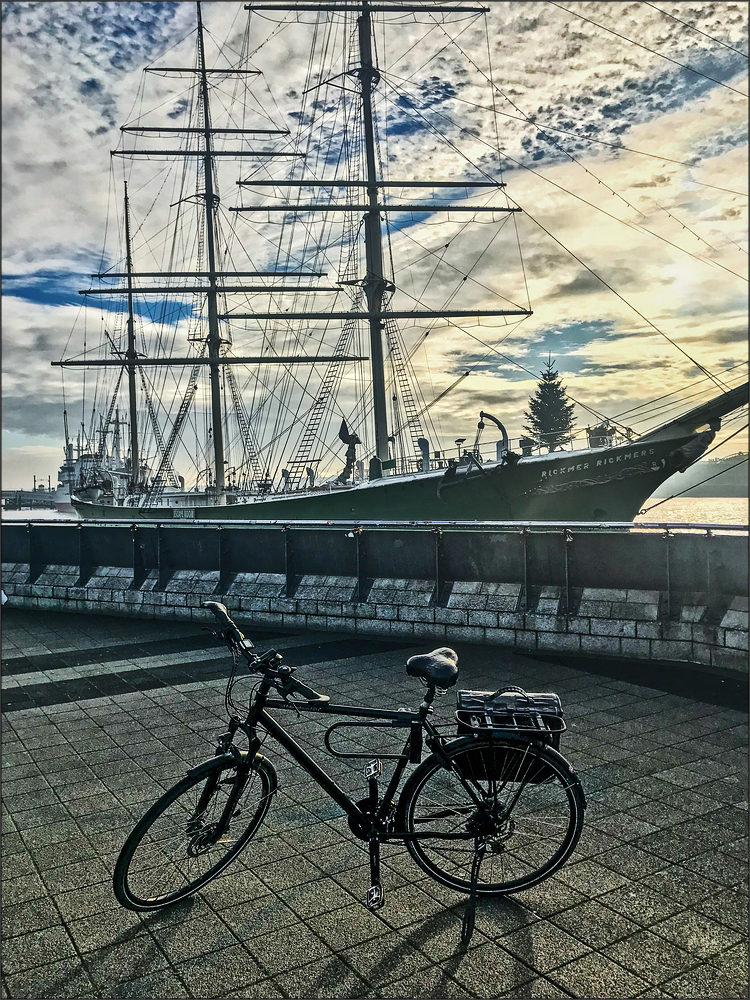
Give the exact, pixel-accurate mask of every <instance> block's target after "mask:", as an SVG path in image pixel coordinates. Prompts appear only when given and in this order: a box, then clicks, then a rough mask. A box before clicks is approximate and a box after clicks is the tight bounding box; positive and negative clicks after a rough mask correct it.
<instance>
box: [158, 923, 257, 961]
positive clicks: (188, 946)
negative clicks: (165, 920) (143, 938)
mask: <svg viewBox="0 0 750 1000" xmlns="http://www.w3.org/2000/svg"><path fill="white" fill-rule="evenodd" d="M149 931H150V932H151V934H152V935H153V937H154V940H155V941H156V942H157V944H158V945H159V948H160V949H161V950H162V951H163V952H164V954H165V955H166V956H167V958H168V959H169V961H170V962H171V963H172V964H176V963H178V962H182V961H185V960H186V959H188V958H195V957H196V956H198V955H205V954H206V953H213V952H214V951H219V950H220V949H222V948H228V947H230V945H233V944H236V943H237V937H236V935H235V934H233V933H232V931H231V930H230V929H229V927H227V925H226V924H225V923H224V921H223V920H221V919H219V917H217V916H215V915H213V914H206V913H204V914H201V916H200V917H198V918H196V919H195V920H184V921H183V922H182V923H179V924H177V923H175V924H171V925H170V924H167V925H161V926H160V927H158V928H157V927H155V926H151V925H150V926H149Z"/></svg>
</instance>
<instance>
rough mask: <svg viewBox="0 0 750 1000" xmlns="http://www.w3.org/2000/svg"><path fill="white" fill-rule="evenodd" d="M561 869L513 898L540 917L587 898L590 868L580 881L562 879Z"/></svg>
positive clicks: (598, 885) (557, 911)
mask: <svg viewBox="0 0 750 1000" xmlns="http://www.w3.org/2000/svg"><path fill="white" fill-rule="evenodd" d="M574 857H575V855H574ZM581 864H587V862H585V861H584V862H581ZM562 871H565V869H564V868H563V869H562ZM562 871H560V872H557V873H556V874H555V875H553V876H551V878H548V879H545V880H544V882H541V883H539V885H535V886H532V887H531V889H525V890H524V891H523V893H520V894H519V895H518V897H514V898H516V899H517V901H518V902H521V903H522V904H523V906H525V907H527V908H528V909H529V910H531V911H532V912H533V913H536V914H537V915H538V916H540V917H551V916H552V915H553V914H554V913H560V912H562V910H568V909H570V907H571V906H577V905H578V904H579V903H583V902H584V901H585V900H586V898H587V896H586V891H587V885H586V878H587V877H589V876H590V875H591V868H588V869H586V870H585V873H584V872H581V880H580V881H578V879H577V878H575V879H570V880H569V882H568V881H567V880H563V879H562V878H561V877H560V875H561V874H562ZM603 871H604V872H606V873H607V875H609V876H610V877H611V878H613V879H614V880H615V881H616V883H617V884H618V885H620V884H622V883H623V882H624V880H623V879H620V877H619V876H615V875H614V874H613V873H612V872H609V871H608V870H607V869H606V868H605V869H603ZM594 884H595V886H597V887H601V886H602V883H601V882H595V883H594ZM605 888H606V887H602V888H601V891H602V892H604V891H605ZM595 891H596V889H595ZM464 898H465V897H464Z"/></svg>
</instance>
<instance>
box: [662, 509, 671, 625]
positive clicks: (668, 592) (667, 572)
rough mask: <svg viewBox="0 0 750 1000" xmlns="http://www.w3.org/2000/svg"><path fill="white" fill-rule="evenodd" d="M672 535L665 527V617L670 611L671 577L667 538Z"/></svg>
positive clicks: (668, 615) (667, 616)
mask: <svg viewBox="0 0 750 1000" xmlns="http://www.w3.org/2000/svg"><path fill="white" fill-rule="evenodd" d="M671 537H672V532H671V531H670V530H669V528H667V529H666V530H665V532H664V535H663V538H664V543H665V545H666V576H667V592H666V600H665V602H664V604H665V615H664V617H665V618H667V619H668V618H669V617H670V615H671V611H672V578H671V567H670V564H669V563H670V545H669V539H670V538H671Z"/></svg>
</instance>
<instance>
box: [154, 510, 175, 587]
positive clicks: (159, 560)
mask: <svg viewBox="0 0 750 1000" xmlns="http://www.w3.org/2000/svg"><path fill="white" fill-rule="evenodd" d="M156 576H157V584H156V585H157V587H158V588H159V590H166V587H167V584H168V583H169V580H170V578H171V576H172V568H171V566H170V565H169V543H168V542H167V537H166V534H165V531H164V525H163V524H161V522H159V524H157V525H156Z"/></svg>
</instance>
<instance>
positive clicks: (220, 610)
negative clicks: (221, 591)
mask: <svg viewBox="0 0 750 1000" xmlns="http://www.w3.org/2000/svg"><path fill="white" fill-rule="evenodd" d="M203 607H204V608H208V610H209V611H210V612H211V614H212V615H213V616H214V618H216V620H217V621H218V622H219V624H220V625H223V626H224V627H225V628H227V627H228V626H230V625H234V622H233V621H232V619H231V618H230V617H229V613H228V612H227V609H226V607H225V605H223V604H220V603H219V602H218V601H204V602H203Z"/></svg>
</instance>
